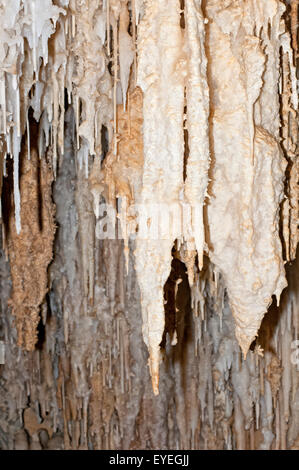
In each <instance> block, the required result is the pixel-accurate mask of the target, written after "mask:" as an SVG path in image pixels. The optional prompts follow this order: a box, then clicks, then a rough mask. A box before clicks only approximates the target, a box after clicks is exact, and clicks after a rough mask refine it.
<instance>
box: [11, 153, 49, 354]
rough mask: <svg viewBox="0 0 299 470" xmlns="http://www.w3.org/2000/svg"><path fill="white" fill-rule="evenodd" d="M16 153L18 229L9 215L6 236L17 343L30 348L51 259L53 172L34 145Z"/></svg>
mask: <svg viewBox="0 0 299 470" xmlns="http://www.w3.org/2000/svg"><path fill="white" fill-rule="evenodd" d="M20 155H22V159H21V170H20V173H21V178H20V194H21V207H20V210H21V213H22V231H21V233H18V230H17V228H15V226H14V220H13V217H12V216H11V217H10V220H9V225H8V227H7V235H6V237H7V245H8V254H9V259H10V263H11V276H12V282H13V290H12V298H11V305H12V311H13V314H14V315H15V317H16V328H17V331H18V344H19V345H20V346H24V347H25V348H26V349H28V350H32V349H34V347H35V343H36V341H37V325H38V322H39V308H40V305H41V304H42V302H43V300H44V298H45V295H46V292H47V286H48V279H47V267H48V265H49V263H50V261H51V259H52V244H53V239H54V233H55V225H54V206H53V203H52V197H51V192H52V191H51V184H52V181H53V176H52V170H51V168H50V166H49V164H48V162H47V161H46V160H45V159H43V160H41V161H40V162H39V160H38V156H37V152H36V150H35V149H34V150H32V152H31V158H30V160H28V156H27V154H26V153H25V152H24V153H22V154H20Z"/></svg>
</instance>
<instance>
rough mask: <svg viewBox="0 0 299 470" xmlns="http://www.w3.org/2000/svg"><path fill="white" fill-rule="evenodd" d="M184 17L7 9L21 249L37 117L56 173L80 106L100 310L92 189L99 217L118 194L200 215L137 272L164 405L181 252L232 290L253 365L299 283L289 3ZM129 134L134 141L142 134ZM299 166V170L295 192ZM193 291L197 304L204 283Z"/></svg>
mask: <svg viewBox="0 0 299 470" xmlns="http://www.w3.org/2000/svg"><path fill="white" fill-rule="evenodd" d="M181 7H182V2H180V1H179V0H151V1H149V0H148V1H141V0H135V1H134V0H132V1H128V0H103V1H98V0H57V1H55V2H52V1H51V0H39V1H38V0H0V13H1V20H0V23H1V24H0V41H1V46H0V108H1V109H0V133H1V140H2V141H4V147H3V160H4V167H5V164H6V160H7V158H13V170H14V175H13V176H14V178H13V181H14V206H15V223H16V230H17V233H18V234H19V236H22V214H21V210H20V209H21V201H20V191H19V153H20V148H21V137H22V135H23V134H24V133H25V131H26V128H27V136H28V137H27V141H28V150H29V151H28V158H30V132H29V124H28V122H29V119H28V114H29V108H30V106H31V107H32V109H33V116H34V118H35V119H36V120H37V121H39V129H40V130H39V153H40V157H41V158H43V156H44V154H45V149H46V147H48V146H49V145H51V146H52V147H53V161H52V166H53V170H54V174H55V173H56V171H58V170H59V163H60V161H61V159H62V158H63V154H64V121H65V115H64V113H65V102H66V100H67V101H68V104H69V105H72V106H73V110H74V124H75V125H74V132H75V134H76V147H77V148H76V156H77V163H78V171H79V172H80V171H81V172H84V178H85V183H84V182H83V183H82V185H81V189H80V187H78V190H77V200H78V204H79V206H80V208H81V209H80V210H79V213H80V224H81V226H80V236H81V238H82V240H87V241H88V243H87V248H86V247H85V248H83V250H84V253H83V256H82V258H83V271H84V284H85V287H86V288H85V291H86V293H87V296H88V297H89V299H92V298H93V276H94V264H93V263H94V260H93V243H94V237H93V235H91V233H90V227H92V217H93V215H92V214H89V213H88V211H87V209H85V206H84V204H85V202H84V201H87V200H88V198H89V195H88V191H90V194H91V195H92V197H93V201H94V212H95V215H96V216H98V215H99V213H98V205H99V202H100V198H101V197H102V196H103V195H105V194H107V187H108V193H110V194H111V191H109V185H110V184H111V185H114V186H113V188H114V189H113V198H114V199H115V200H116V199H117V198H121V197H122V198H123V197H124V196H126V197H127V196H128V194H130V198H131V200H130V204H133V203H137V204H143V205H144V206H145V207H146V206H147V205H150V204H167V205H169V206H171V205H172V204H175V203H179V204H185V203H187V204H189V207H190V208H191V217H190V223H188V224H187V225H185V226H183V228H182V227H181V225H180V224H175V225H176V226H177V227H181V228H180V229H177V231H175V232H172V233H171V234H170V233H169V236H167V235H166V237H164V239H163V240H162V241H160V240H151V239H146V240H144V239H142V237H141V236H140V235H138V233H137V238H136V249H135V268H136V272H137V278H138V282H139V287H140V295H141V305H142V316H143V336H144V340H145V343H146V344H147V346H148V349H149V354H150V360H149V365H150V370H151V375H152V381H153V390H154V393H158V382H159V362H160V343H161V341H162V336H163V331H164V294H163V289H164V284H165V282H166V280H167V278H168V276H169V273H170V269H171V261H172V248H173V247H174V246H175V248H176V250H177V251H179V252H180V253H181V257H182V259H183V261H184V262H185V263H186V265H187V267H188V276H189V282H190V284H192V283H193V279H195V278H197V275H198V270H201V268H202V264H203V254H204V252H205V253H206V254H207V255H209V257H210V259H211V261H212V263H213V265H214V272H215V276H216V277H217V276H218V273H220V274H221V276H222V278H223V280H224V285H225V287H226V289H227V292H228V296H229V302H230V306H231V309H232V312H233V315H234V318H235V324H236V336H237V339H238V341H239V344H240V346H241V348H242V350H243V353H244V355H245V356H246V354H247V351H248V348H249V347H250V344H251V343H252V341H253V340H254V338H255V337H256V336H257V334H258V330H259V327H260V324H261V321H262V318H263V316H264V314H265V313H266V311H267V309H268V307H269V305H270V303H271V302H272V296H273V295H275V296H276V298H277V300H278V301H279V297H280V294H281V291H282V290H283V288H284V287H285V286H286V280H285V273H284V262H285V260H289V259H291V258H293V257H294V256H295V248H296V241H297V238H298V235H297V228H296V225H297V220H296V219H297V217H298V214H297V213H296V208H297V207H298V193H297V189H296V188H297V180H296V179H297V178H298V164H297V160H296V154H295V149H296V144H297V142H296V136H297V127H296V123H294V122H295V116H296V112H297V107H298V99H297V90H296V76H295V69H294V57H293V52H292V51H293V50H292V46H293V47H294V38H293V39H292V41H293V42H292V43H291V38H290V35H289V33H288V32H286V30H285V29H286V28H285V22H284V19H283V14H284V11H285V6H284V3H283V2H281V1H278V0H233V1H231V0H207V1H206V2H201V0H185V2H184V10H183V11H182V10H181ZM292 8H293V7H292ZM134 42H136V50H135V44H134ZM136 85H137V86H138V87H140V89H141V90H142V94H143V99H142V109H143V111H142V117H143V126H142V132H141V137H140V127H141V126H139V124H138V125H137V124H136V123H135V124H136V126H137V127H136V129H137V131H136V132H137V134H136V135H134V139H136V142H137V143H139V141H140V139H141V140H142V143H143V148H142V149H140V150H139V153H140V155H139V157H140V158H135V156H134V158H133V159H131V161H132V165H133V167H134V168H133V170H134V171H135V170H136V173H134V174H136V178H139V181H138V183H137V184H136V182H135V183H134V182H131V179H130V177H129V176H128V177H127V174H128V173H130V165H129V162H130V155H128V153H127V151H125V150H124V148H125V146H124V145H123V146H122V145H121V142H122V140H121V139H122V135H121V133H122V130H124V126H119V122H118V117H119V116H120V111H119V108H118V106H117V105H122V106H123V109H124V110H123V113H125V111H126V109H127V119H128V126H129V127H130V113H131V111H132V113H131V114H132V116H133V115H134V109H133V108H132V109H131V111H130V106H131V107H133V106H134V103H135V102H136V103H138V106H140V99H139V98H138V96H137V95H134V88H135V86H136ZM128 90H130V91H129V92H128ZM135 93H136V90H135ZM138 93H139V91H138ZM131 94H132V100H130V96H131ZM134 96H135V98H134ZM136 96H137V97H136ZM137 114H138V113H137ZM138 119H139V115H138ZM132 121H133V119H132ZM136 122H137V121H136ZM184 128H185V130H186V131H187V133H186V134H185V135H184ZM134 129H135V127H134ZM105 132H106V134H107V136H108V140H109V146H110V147H109V150H110V152H109V162H110V163H112V165H113V162H115V165H116V166H117V171H119V170H120V169H121V168H126V172H127V173H126V177H125V178H124V180H125V181H126V184H125V186H123V185H122V184H120V183H119V181H123V180H122V175H118V176H117V171H115V172H114V174H113V178H111V180H109V177H107V171H108V170H107V171H106V170H105V168H107V169H109V168H110V170H109V171H110V172H111V171H112V173H113V170H111V165H110V167H109V165H108V164H106V163H104V164H102V163H101V157H103V149H102V141H103V139H102V137H103V133H105ZM124 132H126V139H127V140H129V137H128V136H130V130H128V129H126V130H125V131H124ZM138 133H139V134H138ZM139 147H140V145H139ZM139 147H138V149H139ZM283 151H284V152H285V153H283ZM112 155H114V157H115V158H112ZM284 155H286V156H287V158H285V156H284ZM107 158H108V157H107ZM287 159H288V161H291V163H292V164H291V170H290V172H291V173H290V178H289V180H288V191H287V194H284V186H285V173H286V166H287ZM104 162H105V160H104ZM126 162H127V166H126ZM135 163H136V165H135ZM140 163H141V167H140ZM90 170H91V175H90V178H89V180H87V178H88V176H89V174H90ZM105 172H106V173H105ZM112 173H111V174H112ZM4 174H5V171H4ZM81 179H82V175H81V173H80V178H79V180H81ZM87 181H89V183H88V184H89V189H88V188H87ZM289 181H290V183H289ZM124 187H125V190H124V189H123V188H124ZM110 189H111V188H110ZM286 196H287V197H288V198H287V199H286ZM114 203H115V201H114ZM80 204H81V205H80ZM86 207H87V206H86ZM281 214H282V216H283V236H284V250H285V253H286V256H285V257H283V250H282V243H281V239H280V235H279V231H280V221H281ZM119 216H120V218H121V213H120V214H119ZM175 217H179V214H178V213H175V214H174V218H175ZM147 222H148V224H149V225H150V224H151V223H152V221H151V220H148V221H147ZM128 236H129V235H128ZM294 240H295V241H294ZM125 241H126V243H125V248H126V249H127V250H128V239H126V240H125ZM82 246H84V243H83V242H82ZM192 292H193V296H195V297H196V285H194V286H193V287H192Z"/></svg>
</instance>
